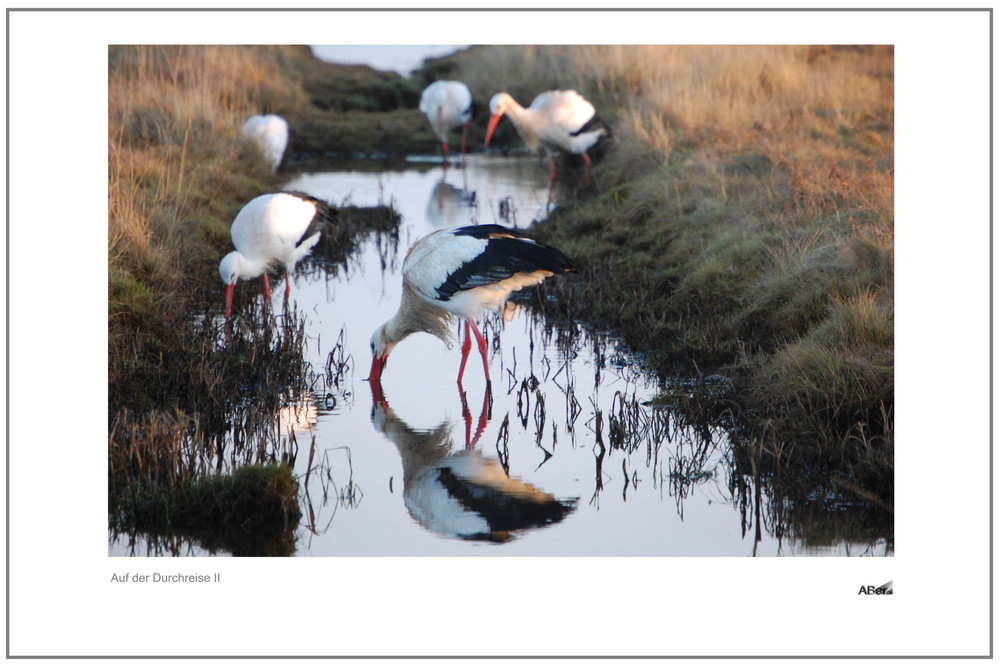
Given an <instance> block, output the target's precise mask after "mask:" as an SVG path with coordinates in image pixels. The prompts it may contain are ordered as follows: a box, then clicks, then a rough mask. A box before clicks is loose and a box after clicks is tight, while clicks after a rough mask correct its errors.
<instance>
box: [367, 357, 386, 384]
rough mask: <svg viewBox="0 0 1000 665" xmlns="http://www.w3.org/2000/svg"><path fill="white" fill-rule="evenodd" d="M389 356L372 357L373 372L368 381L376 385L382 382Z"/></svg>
mask: <svg viewBox="0 0 1000 665" xmlns="http://www.w3.org/2000/svg"><path fill="white" fill-rule="evenodd" d="M388 359H389V356H382V357H381V358H379V357H378V356H372V371H371V372H370V373H369V374H368V380H369V381H370V382H372V383H373V384H374V383H381V382H382V372H383V370H385V363H386V361H387V360H388Z"/></svg>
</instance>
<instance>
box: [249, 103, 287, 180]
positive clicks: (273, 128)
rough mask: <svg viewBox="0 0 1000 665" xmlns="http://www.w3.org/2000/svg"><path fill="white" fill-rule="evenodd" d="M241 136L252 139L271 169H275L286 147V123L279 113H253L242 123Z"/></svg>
mask: <svg viewBox="0 0 1000 665" xmlns="http://www.w3.org/2000/svg"><path fill="white" fill-rule="evenodd" d="M243 136H246V137H247V138H249V139H251V140H253V141H254V142H256V143H257V145H258V146H259V147H260V149H261V152H263V153H264V158H265V159H266V160H267V165H268V166H270V167H271V171H272V172H274V171H277V170H278V165H279V164H281V158H282V157H283V156H284V155H285V148H287V147H288V123H287V122H286V121H285V119H284V118H282V117H281V116H280V115H253V116H250V118H248V119H247V121H246V122H245V123H243Z"/></svg>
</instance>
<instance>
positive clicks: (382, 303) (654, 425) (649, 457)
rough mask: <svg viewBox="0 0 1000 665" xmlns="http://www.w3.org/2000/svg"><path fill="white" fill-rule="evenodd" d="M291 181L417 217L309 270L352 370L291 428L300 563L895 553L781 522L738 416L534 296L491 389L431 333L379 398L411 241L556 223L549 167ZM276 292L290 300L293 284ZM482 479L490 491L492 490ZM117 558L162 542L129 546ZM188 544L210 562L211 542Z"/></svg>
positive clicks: (496, 351)
mask: <svg viewBox="0 0 1000 665" xmlns="http://www.w3.org/2000/svg"><path fill="white" fill-rule="evenodd" d="M286 188H287V189H294V190H300V191H304V192H307V193H309V194H312V195H314V196H317V197H319V198H322V199H326V200H329V201H331V202H332V203H334V204H345V203H347V204H353V205H358V206H372V205H379V204H385V205H392V206H394V207H395V208H396V209H397V210H398V211H399V213H400V214H401V217H402V221H401V222H400V226H399V231H398V241H397V240H396V239H394V238H388V237H375V238H369V239H368V240H366V241H365V242H364V243H363V244H362V245H361V247H360V248H359V250H358V252H357V254H356V256H354V257H352V259H351V260H350V261H349V262H348V265H347V266H346V267H344V266H342V267H340V268H338V269H336V270H333V271H326V270H304V271H300V272H299V274H297V275H295V276H293V285H292V298H293V300H294V302H295V304H296V306H297V307H298V308H299V310H301V311H303V312H305V318H306V331H307V335H308V337H309V343H308V347H307V350H306V354H307V359H308V360H309V362H311V363H312V365H313V366H314V367H315V368H316V369H317V371H318V373H320V374H322V373H323V370H324V368H327V367H340V368H343V369H344V371H343V372H342V373H341V374H340V375H339V376H338V377H336V381H335V382H334V381H333V380H330V381H324V382H323V384H324V385H321V386H318V387H317V390H316V391H315V392H314V393H307V394H305V395H301V396H299V398H298V399H297V400H296V401H294V402H293V403H291V404H289V405H288V406H287V407H286V408H285V409H284V410H283V411H282V413H281V414H280V416H279V419H278V421H277V422H276V423H275V435H276V436H278V437H279V438H282V439H284V440H285V441H290V440H291V439H294V441H295V445H296V446H297V449H298V453H297V455H296V457H295V472H296V474H297V475H298V476H299V478H300V487H301V488H302V489H301V493H302V512H303V518H302V521H301V523H300V525H299V528H298V534H297V545H296V552H295V553H296V555H298V556H338V555H342V556H396V555H402V556H419V555H435V556H439V555H461V556H476V555H486V556H499V555H559V556H580V555H585V556H633V555H634V556H665V555H666V556H678V555H691V556H720V555H724V556H753V555H756V556H774V555H785V556H788V555H807V556H816V555H837V556H844V555H885V554H891V546H889V545H887V544H886V542H885V541H884V540H880V539H876V540H875V541H874V542H867V541H865V539H864V538H859V539H858V541H857V542H852V537H850V536H843V535H839V534H838V535H836V536H832V537H827V536H823V537H820V538H813V537H806V536H799V535H797V534H796V531H795V529H794V528H791V527H789V526H787V525H781V524H776V523H775V520H774V519H773V518H772V519H769V518H768V515H771V514H774V513H775V511H774V510H772V508H774V507H773V506H769V505H768V504H767V498H766V496H764V497H762V496H761V494H760V492H754V488H753V487H749V488H748V487H744V486H743V485H742V484H741V482H739V481H738V479H736V478H735V477H734V473H733V460H732V459H731V457H732V453H731V451H730V449H729V446H728V440H727V437H726V433H725V431H724V430H723V429H722V428H717V427H711V426H703V427H698V428H689V427H686V426H685V425H682V424H680V423H679V421H678V420H677V419H676V418H675V417H674V416H673V415H672V414H671V413H670V412H669V411H665V410H662V409H654V408H653V407H651V406H650V405H649V400H650V399H651V398H653V397H654V396H655V395H656V394H657V392H658V386H657V384H656V382H655V381H654V380H653V379H652V378H650V377H648V376H646V375H644V374H643V373H642V372H641V371H639V369H638V364H637V363H636V362H635V359H634V358H632V357H631V356H630V355H629V354H628V353H627V352H626V350H624V349H622V348H620V347H619V346H618V345H617V344H616V343H615V341H614V340H612V339H607V338H605V337H602V336H600V335H596V334H589V333H587V332H586V331H584V330H580V329H573V330H560V329H558V328H555V327H553V326H551V325H549V324H546V322H545V321H544V320H543V319H541V318H540V317H539V316H538V315H537V314H535V313H534V311H533V310H532V308H530V307H528V306H526V303H524V302H519V301H514V302H512V303H510V304H509V305H508V306H507V307H505V308H504V310H503V311H502V312H500V313H498V314H495V315H489V316H487V317H486V319H485V320H484V321H483V322H482V325H481V328H482V329H483V330H484V332H485V334H486V335H487V339H488V341H489V346H490V375H491V377H492V378H493V382H492V390H491V391H490V392H489V393H487V391H486V382H485V378H484V376H483V370H482V365H481V362H480V360H479V357H478V355H477V354H476V351H475V347H473V351H472V354H471V356H470V359H469V364H468V366H467V368H466V372H465V379H464V381H463V386H462V387H463V389H464V390H461V391H460V390H459V387H458V386H457V384H456V380H455V379H456V377H457V374H458V366H459V361H460V356H461V354H460V350H459V348H458V346H457V345H455V346H453V347H452V348H447V347H446V346H445V345H444V344H442V343H441V341H440V340H438V339H437V338H435V337H432V336H430V335H413V336H411V337H409V338H407V339H406V340H404V341H403V342H402V343H401V344H399V346H398V347H397V348H396V349H395V350H394V352H393V354H392V355H391V356H390V359H389V363H388V366H387V368H386V373H385V374H384V376H383V381H382V387H383V391H384V402H383V401H379V400H374V399H373V395H372V391H371V389H370V386H369V384H368V382H367V380H366V379H367V376H368V370H369V366H370V361H371V354H370V351H369V339H370V336H371V333H372V331H373V330H374V329H375V328H376V327H377V326H378V325H379V324H381V323H382V322H383V321H385V320H386V319H388V318H389V317H390V316H391V315H392V314H393V313H394V312H395V310H396V308H397V306H398V304H399V298H400V292H401V277H400V266H401V264H402V259H403V257H404V255H405V252H406V250H407V249H408V248H409V247H410V246H411V245H412V244H413V243H414V242H416V241H417V240H418V239H419V238H421V237H423V236H424V235H426V234H427V233H430V232H431V231H434V230H436V229H439V228H444V227H451V226H459V225H464V224H472V223H504V224H508V225H510V224H513V225H516V226H519V227H521V228H525V227H527V226H529V225H530V224H531V223H533V222H534V221H535V220H538V219H541V218H542V217H544V215H545V214H546V210H545V206H546V198H547V194H548V192H547V170H546V165H545V163H544V162H543V161H541V160H539V159H535V158H529V157H519V158H500V157H486V156H472V157H470V158H468V159H467V160H466V164H465V166H464V168H463V167H459V166H457V165H456V164H453V165H452V166H451V167H449V168H443V167H442V165H441V164H440V162H437V161H436V160H434V159H428V160H416V161H414V162H413V163H411V164H410V165H408V166H404V167H401V168H398V169H394V170H384V171H380V172H370V171H368V172H362V171H336V172H317V173H303V174H301V175H299V176H297V177H295V178H294V179H293V180H291V181H290V182H288V183H287V187H286ZM555 279H557V278H555ZM274 291H275V293H274V296H273V298H274V301H273V303H272V306H273V307H279V308H280V306H281V300H280V298H281V297H282V296H283V291H284V289H281V288H275V289H274ZM244 292H245V293H250V291H244ZM529 298H530V296H529ZM457 328H458V326H457V324H456V326H455V330H456V332H457ZM470 474H475V475H477V476H478V477H479V478H481V479H484V480H485V484H483V485H478V486H472V485H471V484H470V483H468V482H466V481H465V480H464V478H466V477H467V476H469V475H470ZM446 490H450V492H451V494H455V493H458V494H461V495H463V497H464V498H465V499H466V503H472V504H474V505H476V507H477V509H476V510H475V511H470V510H468V509H465V508H463V507H462V505H461V504H460V503H458V502H457V501H455V500H453V499H451V498H449V491H446ZM817 541H818V542H817ZM110 552H111V553H112V554H130V553H136V554H144V553H145V552H144V551H143V550H142V547H141V544H140V545H139V546H134V547H130V546H129V545H128V544H126V543H125V542H124V541H123V540H114V539H113V540H112V542H111V544H110ZM182 553H188V554H193V555H199V554H204V552H203V551H201V550H200V549H199V548H198V547H197V546H195V545H192V546H190V548H189V549H188V550H186V551H185V552H182Z"/></svg>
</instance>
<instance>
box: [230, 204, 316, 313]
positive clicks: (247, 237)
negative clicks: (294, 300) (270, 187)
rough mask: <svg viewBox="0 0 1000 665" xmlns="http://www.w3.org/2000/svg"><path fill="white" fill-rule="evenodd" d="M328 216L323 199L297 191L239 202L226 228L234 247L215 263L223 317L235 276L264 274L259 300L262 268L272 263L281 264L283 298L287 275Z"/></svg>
mask: <svg viewBox="0 0 1000 665" xmlns="http://www.w3.org/2000/svg"><path fill="white" fill-rule="evenodd" d="M333 217H334V212H333V211H332V210H331V208H330V206H328V205H327V204H326V203H324V202H323V201H320V200H319V199H316V198H313V197H311V196H308V195H306V194H301V193H298V192H280V193H277V194H263V195H261V196H258V197H257V198H255V199H253V200H252V201H250V202H249V203H247V204H246V205H245V206H243V209H242V210H240V212H239V214H238V215H236V219H234V220H233V226H232V228H231V229H230V233H231V234H232V237H233V246H235V247H236V251H234V252H230V253H229V254H226V255H225V256H224V257H223V258H222V261H220V262H219V275H220V276H221V277H222V281H223V282H224V283H225V285H226V321H228V320H229V312H230V310H231V309H232V304H233V291H234V290H235V287H236V282H237V280H240V279H253V278H254V277H257V276H258V275H264V296H265V302H270V299H271V284H270V281H269V280H268V277H267V270H268V268H270V267H271V266H272V265H273V264H277V265H280V266H283V267H284V268H285V301H286V302H287V301H288V295H289V293H290V291H291V278H290V273H291V272H292V271H293V270H294V269H295V264H296V263H298V262H299V261H300V260H302V259H303V258H304V257H306V256H307V255H308V254H309V252H311V251H312V248H313V247H314V246H315V245H316V243H317V242H319V239H320V235H321V232H322V230H323V228H324V226H325V225H326V224H328V223H330V222H332V221H333Z"/></svg>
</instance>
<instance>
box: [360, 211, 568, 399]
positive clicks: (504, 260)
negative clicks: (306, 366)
mask: <svg viewBox="0 0 1000 665" xmlns="http://www.w3.org/2000/svg"><path fill="white" fill-rule="evenodd" d="M573 269H574V268H573V264H572V262H571V261H570V259H569V258H568V257H567V256H566V255H565V254H563V253H562V252H560V251H559V250H557V249H555V248H553V247H549V246H548V245H543V244H541V243H538V242H535V241H534V240H531V239H529V238H527V237H525V236H524V235H523V234H522V233H521V232H519V231H517V230H515V229H509V228H506V227H503V226H499V225H497V224H484V225H481V226H463V227H459V228H455V229H442V230H440V231H435V232H433V233H431V234H430V235H428V236H425V237H424V238H422V239H421V240H420V241H418V242H417V243H416V244H415V245H414V246H413V247H411V248H410V251H409V252H408V253H407V255H406V259H404V261H403V296H402V301H401V302H400V304H399V310H398V311H397V312H396V314H395V315H393V317H392V318H390V319H389V320H388V321H386V322H385V323H384V324H382V325H381V326H379V327H378V328H377V329H376V330H375V332H374V333H373V334H372V339H371V349H372V367H371V373H370V374H369V377H368V378H369V380H370V381H372V382H373V383H375V382H380V381H381V376H382V373H383V371H384V370H385V364H386V360H387V359H388V357H389V354H390V353H392V350H393V348H395V346H396V345H397V344H398V343H399V342H400V341H402V340H403V339H404V338H405V337H407V336H408V335H411V334H413V333H416V332H426V333H430V334H432V335H434V336H436V337H438V338H439V339H441V340H442V341H443V342H444V343H445V344H447V345H448V346H449V347H450V346H451V333H450V331H449V326H448V324H449V322H450V321H451V320H452V317H453V316H457V317H460V318H461V319H464V320H465V341H464V343H463V345H462V364H461V366H460V367H459V370H458V383H459V384H461V383H462V375H463V373H464V372H465V363H466V361H467V360H468V358H469V349H470V348H471V345H472V340H471V338H470V336H469V330H470V328H471V330H472V332H473V333H474V334H475V336H476V341H477V342H478V344H479V353H480V355H481V356H482V358H483V371H484V372H485V373H486V381H487V383H488V382H489V380H490V370H489V362H488V361H487V359H486V338H484V337H483V336H482V334H481V333H480V332H479V328H478V327H477V326H476V323H475V320H474V319H475V318H476V317H477V316H479V315H480V314H481V313H482V312H484V311H486V310H488V309H496V308H497V307H499V306H500V304H501V303H503V302H504V301H505V300H507V298H508V297H509V296H510V294H511V293H513V292H514V291H517V290H519V289H522V288H524V287H526V286H530V285H532V284H538V283H540V282H541V281H543V280H544V279H545V278H546V277H550V276H551V275H554V274H558V273H564V272H568V271H571V270H573Z"/></svg>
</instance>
